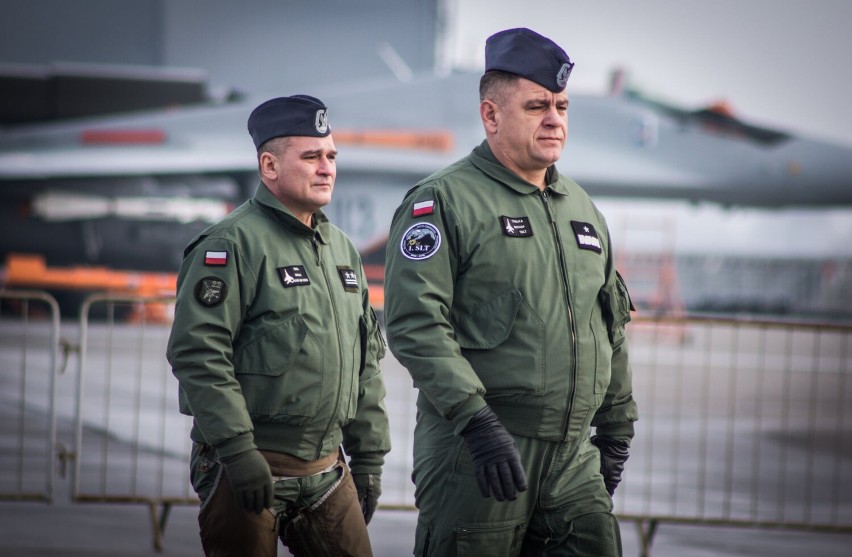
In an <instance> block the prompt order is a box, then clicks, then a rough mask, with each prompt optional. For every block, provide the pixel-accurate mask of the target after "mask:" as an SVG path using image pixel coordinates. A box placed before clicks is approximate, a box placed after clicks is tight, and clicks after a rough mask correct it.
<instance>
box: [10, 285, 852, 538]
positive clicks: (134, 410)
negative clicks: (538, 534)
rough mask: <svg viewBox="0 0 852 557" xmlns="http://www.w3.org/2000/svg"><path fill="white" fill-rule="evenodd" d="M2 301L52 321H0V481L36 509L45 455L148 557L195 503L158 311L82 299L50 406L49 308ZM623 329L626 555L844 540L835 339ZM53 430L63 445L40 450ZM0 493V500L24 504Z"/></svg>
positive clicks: (401, 465) (621, 510) (743, 327)
mask: <svg viewBox="0 0 852 557" xmlns="http://www.w3.org/2000/svg"><path fill="white" fill-rule="evenodd" d="M0 296H5V297H6V298H9V293H8V292H6V293H0ZM15 296H17V297H15ZM12 297H13V298H12V299H15V300H17V303H18V304H19V305H20V304H24V302H26V304H30V305H31V304H34V303H35V302H36V301H38V303H40V304H42V303H43V304H46V305H47V306H48V307H50V308H52V309H51V312H52V313H51V312H47V314H48V317H44V318H41V317H40V318H39V319H41V320H40V321H36V320H34V319H32V317H31V316H32V313H33V312H32V311H30V312H29V313H27V312H21V311H20V310H18V311H16V312H15V314H14V315H13V316H10V317H9V318H8V319H6V318H4V315H3V314H2V313H0V332H1V333H2V344H0V348H2V350H0V366H1V367H0V381H2V383H0V384H2V386H3V390H2V392H3V398H2V399H0V401H2V403H3V404H2V406H0V409H2V411H3V412H4V415H5V414H13V416H12V417H11V418H10V419H8V420H7V419H4V426H3V427H4V429H7V428H9V427H12V426H10V425H9V424H15V425H14V427H17V428H18V430H17V431H18V432H15V433H14V434H13V435H9V433H8V429H7V433H5V434H4V435H3V436H2V439H3V440H4V443H7V442H8V439H10V438H14V439H16V440H17V441H16V442H17V444H18V446H17V448H16V449H15V451H14V454H15V455H18V461H15V462H11V461H7V460H6V459H7V457H6V455H7V451H5V450H4V452H3V455H4V456H3V459H4V460H3V461H1V462H2V465H0V471H3V472H4V474H3V476H2V477H3V478H4V480H3V482H6V480H5V478H6V477H8V474H5V471H6V470H12V469H14V468H15V467H17V469H18V470H21V469H24V470H25V474H27V473H30V472H33V471H35V470H38V469H39V468H40V469H41V470H42V471H44V470H45V469H46V470H47V471H46V472H44V474H46V476H42V477H43V478H45V479H46V480H47V484H46V487H44V488H43V489H41V490H36V491H37V492H38V493H39V494H38V495H37V497H39V498H41V499H44V500H50V493H51V491H52V487H51V486H52V483H51V482H52V477H53V475H54V456H53V455H54V452H56V454H58V456H59V457H60V462H61V463H63V464H64V463H67V462H73V476H72V484H71V499H72V501H75V502H80V503H83V502H103V503H107V502H109V503H119V502H121V503H136V504H145V505H148V506H149V509H150V511H151V512H150V516H151V524H152V533H153V538H154V546H155V547H156V548H158V549H159V548H161V547H162V542H163V539H162V536H163V530H164V527H165V524H166V521H167V518H168V514H169V509H170V508H171V507H172V506H173V505H197V503H198V501H197V498H196V497H195V494H194V493H193V492H192V490H191V488H190V486H189V482H188V462H189V427H190V425H191V424H190V420H189V419H188V418H187V417H185V416H182V415H180V414H179V413H178V411H177V391H178V385H177V381H176V380H175V379H174V376H173V375H172V373H171V370H170V369H169V366H168V363H167V362H166V360H165V356H164V353H165V346H166V341H167V338H168V334H169V324H168V321H167V318H168V315H169V310H170V305H171V304H172V303H173V299H172V298H138V297H116V296H93V297H90V298H88V299H87V300H86V302H85V303H84V305H83V307H82V309H81V313H80V320H79V322H78V323H77V324H76V325H71V327H75V326H76V327H77V331H78V334H79V339H80V343H79V365H78V366H77V369H76V374H66V375H65V376H61V387H62V388H61V396H60V397H59V398H58V402H57V403H56V404H54V403H53V402H48V401H50V400H52V398H51V393H52V392H53V391H55V387H54V386H53V379H52V378H50V377H52V376H53V375H52V374H55V373H56V371H57V367H58V366H57V364H56V361H57V359H58V358H57V354H58V353H59V348H60V347H62V346H64V347H66V352H65V353H66V355H67V354H68V353H69V350H67V347H68V346H69V343H65V342H63V341H61V340H60V339H59V336H58V329H59V325H58V313H57V312H56V310H55V305H53V303H51V301H50V300H49V299H45V298H44V297H43V295H40V294H39V295H33V294H31V293H27V294H21V293H17V294H12ZM48 298H49V297H48ZM21 307H24V306H21ZM28 316H30V317H28ZM34 321H35V322H34ZM66 326H67V324H63V327H66ZM628 329H629V336H630V350H631V360H632V367H633V374H634V391H635V396H636V398H637V400H638V402H639V405H640V418H641V419H640V421H639V422H638V423H637V431H636V438H635V440H634V442H633V446H632V448H631V456H630V459H629V461H628V462H627V466H626V470H625V478H624V481H623V482H622V484H621V486H620V487H619V488H618V491H617V492H616V495H615V509H616V513H617V514H618V515H619V517H620V518H621V519H622V520H624V521H632V522H635V523H636V524H637V527H638V530H639V535H640V540H641V542H642V551H643V555H647V554H649V553H650V547H651V543H652V541H653V536H654V533H655V531H656V528H657V525H658V524H660V523H667V522H669V523H692V524H711V525H732V526H737V525H739V526H747V527H785V528H798V529H806V530H825V531H843V532H852V482H844V481H843V480H844V478H847V477H850V475H852V405H849V404H847V401H852V380H850V378H849V377H850V374H852V325H827V324H822V325H817V324H803V323H777V322H775V323H771V322H767V321H761V322H758V321H738V320H730V319H707V318H705V319H698V318H689V319H681V320H675V319H658V320H646V319H642V318H637V319H634V321H633V323H631V325H630V326H629V327H628ZM34 339H38V342H35V341H34ZM72 367H73V366H72ZM51 370H52V371H51ZM383 371H384V374H385V382H386V384H387V388H388V398H387V406H388V410H389V412H390V417H391V426H392V432H391V435H392V441H393V450H392V451H391V453H390V454H389V455H388V459H387V462H386V465H385V470H384V473H383V481H382V483H383V495H382V501H381V506H382V507H383V508H395V509H412V510H413V509H414V490H413V486H412V485H411V481H410V473H411V468H412V432H413V429H414V416H415V409H414V400H415V390H414V389H413V388H412V385H411V379H410V377H409V376H408V374H407V372H406V371H405V369H404V368H402V366H401V365H400V364H399V363H398V362H396V360H395V359H394V358H393V357H392V356H391V355H390V354H389V355H388V356H387V357H386V358H385V360H384V361H383ZM48 372H50V373H48ZM67 375H75V376H74V377H68V376H67ZM42 376H44V377H42ZM37 377H42V378H41V379H36V378H37ZM21 378H24V379H21ZM31 381H38V385H39V386H38V388H34V387H31V386H30V382H31ZM71 381H73V383H71ZM22 384H26V386H24V387H22V386H21V385H22ZM35 394H38V395H39V397H40V400H41V399H43V400H42V401H41V402H38V403H34V402H33V396H34V395H35ZM69 402H73V407H70V408H69ZM34 408H35V409H38V410H40V413H39V415H40V416H41V417H38V418H37V419H36V420H35V421H33V420H34V418H33V417H32V416H31V415H30V414H32V413H33V411H34ZM54 417H55V419H54ZM57 421H58V422H59V430H60V437H63V436H64V433H63V432H65V431H66V429H67V430H68V437H70V438H72V440H71V441H70V444H71V448H70V449H66V448H64V447H63V446H62V445H61V444H59V443H57V442H56V437H55V435H56V434H55V431H56V427H57V426H56V423H55V422H57ZM48 422H49V424H48ZM36 423H37V424H40V427H39V428H36V429H37V430H38V432H37V433H33V432H34V431H36V429H34V424H36ZM20 424H26V425H20ZM69 424H70V425H69ZM63 438H64V437H63ZM21 459H24V460H21ZM63 468H64V467H63ZM25 477H26V478H29V476H25ZM17 481H18V485H20V484H22V483H23V481H22V480H17ZM26 481H29V479H27V480H26ZM43 481H44V480H43ZM3 482H0V486H3V490H4V491H7V492H8V493H0V496H2V497H3V498H18V499H22V498H24V495H23V494H24V490H22V489H18V488H14V489H12V488H9V485H10V484H9V482H6V483H3Z"/></svg>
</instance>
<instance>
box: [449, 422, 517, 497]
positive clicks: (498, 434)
mask: <svg viewBox="0 0 852 557" xmlns="http://www.w3.org/2000/svg"><path fill="white" fill-rule="evenodd" d="M461 434H462V437H464V440H465V443H466V444H467V448H468V450H469V451H470V454H471V456H472V457H473V464H474V467H475V469H476V481H477V482H478V483H479V491H481V492H482V496H483V497H488V496H489V493H490V492H493V493H494V498H495V499H497V500H498V501H504V500H506V499H508V500H509V501H514V500H515V499H516V498H517V496H518V491H526V490H527V476H526V474H524V469H523V467H522V466H521V456H520V454H518V445H517V444H516V443H515V439H514V438H513V437H512V436H511V435H510V434H509V432H508V431H506V428H505V427H503V424H501V423H500V420H499V419H498V418H497V414H495V413H494V411H493V410H491V408H489V407H488V406H486V407H485V408H483V409H482V410H480V411H479V412H477V413H476V414H474V415H473V417H472V418H471V419H470V422H468V424H467V427H465V428H464V430H463V431H462V432H461Z"/></svg>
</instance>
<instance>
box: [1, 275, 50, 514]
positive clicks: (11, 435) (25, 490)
mask: <svg viewBox="0 0 852 557" xmlns="http://www.w3.org/2000/svg"><path fill="white" fill-rule="evenodd" d="M59 344H60V340H59V306H58V305H57V303H56V301H55V300H54V299H53V298H52V297H51V296H50V295H48V294H46V293H44V292H26V291H16V290H0V421H2V424H3V429H4V430H5V431H7V432H8V434H5V435H3V436H2V441H3V445H2V451H0V471H2V475H0V499H3V500H29V501H47V502H50V501H52V500H53V485H54V481H53V480H54V476H55V471H54V470H55V469H54V463H55V460H54V459H53V458H52V454H53V450H54V447H55V446H56V420H55V414H54V412H55V408H56V405H55V398H56V396H55V395H56V387H55V377H56V373H57V349H58V346H59Z"/></svg>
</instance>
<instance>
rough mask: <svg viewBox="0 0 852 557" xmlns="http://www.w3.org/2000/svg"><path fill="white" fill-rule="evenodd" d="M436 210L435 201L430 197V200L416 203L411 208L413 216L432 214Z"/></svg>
mask: <svg viewBox="0 0 852 557" xmlns="http://www.w3.org/2000/svg"><path fill="white" fill-rule="evenodd" d="M434 212H435V201H434V200H432V199H430V200H429V201H421V202H419V203H415V204H414V208H413V209H412V210H411V216H412V217H422V216H423V215H431V214H432V213H434Z"/></svg>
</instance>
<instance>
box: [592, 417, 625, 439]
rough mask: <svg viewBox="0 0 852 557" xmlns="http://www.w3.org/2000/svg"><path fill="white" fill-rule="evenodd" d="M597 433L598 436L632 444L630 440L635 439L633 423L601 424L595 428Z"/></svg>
mask: <svg viewBox="0 0 852 557" xmlns="http://www.w3.org/2000/svg"><path fill="white" fill-rule="evenodd" d="M595 432H596V433H597V434H598V435H605V436H606V437H612V438H613V439H618V440H620V441H627V442H628V443H630V440H631V439H633V422H624V423H620V424H601V425H599V426H597V427H596V428H595Z"/></svg>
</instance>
